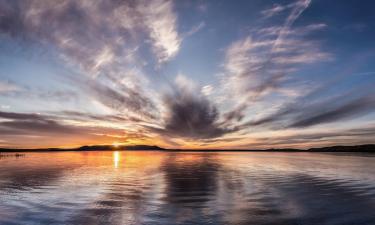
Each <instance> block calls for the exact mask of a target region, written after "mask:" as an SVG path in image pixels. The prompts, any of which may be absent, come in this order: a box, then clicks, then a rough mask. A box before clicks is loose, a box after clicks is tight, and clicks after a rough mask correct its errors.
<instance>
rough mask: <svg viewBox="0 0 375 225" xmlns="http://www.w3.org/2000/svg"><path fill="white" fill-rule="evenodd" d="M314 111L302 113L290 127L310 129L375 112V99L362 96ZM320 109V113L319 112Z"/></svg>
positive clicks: (317, 107)
mask: <svg viewBox="0 0 375 225" xmlns="http://www.w3.org/2000/svg"><path fill="white" fill-rule="evenodd" d="M313 108H314V109H315V110H314V111H312V110H311V111H312V112H311V111H310V112H309V111H305V112H302V113H300V114H301V115H299V116H298V117H297V118H296V119H295V121H294V122H293V123H292V124H291V125H289V126H290V127H298V128H301V127H308V126H313V125H317V124H322V123H329V122H336V121H339V120H342V119H347V118H351V117H356V118H357V117H359V116H361V115H365V114H367V113H370V112H373V111H375V97H374V96H362V97H360V98H355V99H352V100H350V101H348V102H344V103H341V104H339V105H336V104H335V103H331V104H330V103H326V104H324V105H323V104H320V105H314V106H313ZM317 109H319V111H317Z"/></svg>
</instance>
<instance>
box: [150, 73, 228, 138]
mask: <svg viewBox="0 0 375 225" xmlns="http://www.w3.org/2000/svg"><path fill="white" fill-rule="evenodd" d="M179 78H181V77H179ZM179 78H177V80H176V85H174V86H173V89H174V90H173V91H172V92H171V93H168V94H165V95H164V97H163V103H164V106H165V108H166V113H165V115H164V128H162V129H154V130H156V131H157V132H159V133H162V134H165V135H168V136H176V137H183V138H188V139H208V138H215V137H219V136H222V135H224V134H226V133H229V132H232V131H233V130H231V129H228V128H226V127H222V126H220V125H219V121H218V120H219V116H220V115H219V111H218V109H217V108H216V106H215V105H214V104H213V103H212V102H210V101H209V99H208V98H206V96H204V95H202V94H201V93H200V92H199V90H196V89H195V88H194V87H191V86H192V85H191V84H189V81H186V80H184V79H185V78H181V79H179Z"/></svg>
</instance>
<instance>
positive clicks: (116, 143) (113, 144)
mask: <svg viewBox="0 0 375 225" xmlns="http://www.w3.org/2000/svg"><path fill="white" fill-rule="evenodd" d="M120 145H121V144H120V143H119V142H113V143H112V146H113V147H115V148H118V147H119V146H120Z"/></svg>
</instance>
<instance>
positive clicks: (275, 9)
mask: <svg viewBox="0 0 375 225" xmlns="http://www.w3.org/2000/svg"><path fill="white" fill-rule="evenodd" d="M310 3H311V0H299V1H296V2H293V3H290V4H286V5H281V4H274V5H273V6H272V7H271V8H268V9H265V10H262V11H261V12H260V13H261V14H262V15H263V16H264V18H270V17H273V16H275V15H278V14H280V13H282V12H284V11H286V10H289V9H293V10H294V11H295V14H294V15H296V16H297V17H298V12H300V10H301V9H302V10H304V9H305V8H306V7H307V6H308V5H309V4H310ZM292 15H293V14H292Z"/></svg>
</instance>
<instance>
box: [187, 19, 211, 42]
mask: <svg viewBox="0 0 375 225" xmlns="http://www.w3.org/2000/svg"><path fill="white" fill-rule="evenodd" d="M205 26H206V23H205V22H204V21H202V22H200V23H199V24H198V25H195V26H193V27H192V28H191V29H190V30H189V31H188V32H186V33H185V34H184V37H185V38H186V37H190V36H192V35H194V34H195V33H197V32H199V31H200V30H202V29H203V28H204V27H205Z"/></svg>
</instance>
